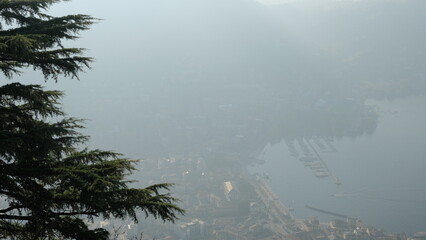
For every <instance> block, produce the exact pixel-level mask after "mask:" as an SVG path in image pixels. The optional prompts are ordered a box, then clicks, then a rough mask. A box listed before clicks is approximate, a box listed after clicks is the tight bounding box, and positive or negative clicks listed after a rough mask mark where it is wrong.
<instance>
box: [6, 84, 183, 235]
mask: <svg viewBox="0 0 426 240" xmlns="http://www.w3.org/2000/svg"><path fill="white" fill-rule="evenodd" d="M61 96H62V93H61V92H58V91H45V90H43V88H42V87H41V86H39V85H22V84H19V83H12V84H8V85H4V86H2V87H0V172H1V174H0V196H1V197H2V200H6V203H7V206H6V207H3V208H0V238H6V237H8V236H19V238H18V239H43V238H44V237H45V236H56V237H60V238H65V239H107V237H108V234H107V232H106V231H105V230H103V229H95V230H89V229H88V227H87V225H86V222H85V221H84V219H89V220H93V218H94V217H102V218H104V219H108V218H110V217H115V218H126V217H130V218H132V219H133V220H134V221H136V222H137V221H138V218H137V210H141V211H143V212H144V213H145V214H146V216H148V215H151V216H154V217H155V218H160V219H162V220H164V221H171V222H174V221H175V220H176V219H177V215H179V214H182V213H183V210H182V209H180V208H179V207H177V206H176V205H175V204H174V203H175V202H177V201H178V199H176V198H174V197H172V196H171V195H170V193H169V191H168V190H169V187H170V186H171V184H156V185H152V186H149V187H147V188H144V189H136V188H129V187H128V183H129V181H128V180H126V177H127V176H128V175H129V174H130V173H131V172H132V171H133V170H135V169H134V163H135V161H132V160H129V159H126V158H123V157H122V156H121V155H120V154H117V153H114V152H111V151H102V150H90V151H89V150H87V149H83V150H79V148H81V146H82V145H83V144H84V143H85V142H86V141H87V137H86V136H83V135H81V134H80V133H79V132H78V129H80V128H82V122H81V120H79V119H74V118H66V117H65V116H64V113H63V112H62V111H61V109H60V108H59V107H58V104H59V103H58V101H59V98H60V97H61ZM164 192H166V193H164Z"/></svg>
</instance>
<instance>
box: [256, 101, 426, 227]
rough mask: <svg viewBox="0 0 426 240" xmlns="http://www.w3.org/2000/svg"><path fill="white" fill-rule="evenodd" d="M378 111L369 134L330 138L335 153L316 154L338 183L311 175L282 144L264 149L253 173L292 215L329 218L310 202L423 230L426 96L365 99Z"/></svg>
mask: <svg viewBox="0 0 426 240" xmlns="http://www.w3.org/2000/svg"><path fill="white" fill-rule="evenodd" d="M368 104H369V105H375V106H377V107H378V108H379V109H380V117H379V123H378V127H377V129H376V131H375V132H374V133H373V134H372V135H365V136H361V137H358V138H356V139H351V138H342V139H335V140H334V142H333V145H334V147H335V148H336V149H337V152H323V151H321V150H320V149H319V148H317V149H318V150H319V151H318V152H319V154H320V155H321V156H322V158H323V159H324V161H325V163H326V164H327V165H328V167H329V169H330V170H331V172H332V173H333V174H334V175H335V176H337V177H338V178H339V179H340V181H341V182H342V184H341V185H340V186H337V185H335V184H334V182H333V179H332V178H321V179H319V178H316V177H315V176H314V174H313V172H312V170H311V169H310V168H309V167H305V166H304V164H303V163H302V162H300V161H298V159H297V158H294V157H292V156H291V155H290V152H289V151H288V148H287V146H286V145H285V143H284V142H281V143H279V144H276V145H273V146H267V147H266V148H265V154H264V156H263V158H264V160H265V161H266V163H265V164H263V165H261V166H258V167H257V168H256V170H255V171H259V172H264V173H266V174H267V175H269V179H270V180H269V183H270V185H271V187H272V189H273V190H274V191H275V192H276V193H277V195H278V196H279V197H280V199H281V200H282V201H283V202H284V204H285V205H287V206H288V207H292V208H294V209H295V212H294V215H295V216H296V218H306V217H308V216H313V215H315V216H319V217H320V219H321V220H323V221H328V220H330V219H331V217H330V216H327V215H324V214H322V213H317V212H314V211H312V210H309V209H307V208H305V205H306V204H308V205H311V206H314V207H317V208H321V209H325V210H329V211H334V212H337V213H341V214H344V215H349V216H352V217H358V218H360V219H361V220H362V221H363V223H364V225H365V226H366V225H367V226H368V225H373V226H376V227H379V228H383V229H384V230H386V231H391V232H406V233H407V234H412V233H414V232H418V231H425V230H426V96H417V97H409V98H405V99H398V100H394V101H369V102H368Z"/></svg>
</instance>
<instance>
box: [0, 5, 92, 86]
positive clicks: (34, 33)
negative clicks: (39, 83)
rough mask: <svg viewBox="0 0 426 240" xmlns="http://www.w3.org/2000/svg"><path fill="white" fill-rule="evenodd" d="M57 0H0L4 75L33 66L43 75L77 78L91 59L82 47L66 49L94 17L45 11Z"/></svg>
mask: <svg viewBox="0 0 426 240" xmlns="http://www.w3.org/2000/svg"><path fill="white" fill-rule="evenodd" d="M56 2H60V1H59V0H0V69H1V71H2V72H3V73H4V74H5V76H7V77H9V78H10V77H12V75H13V73H19V72H20V69H22V68H25V67H29V66H31V67H33V68H34V69H35V70H41V71H42V72H43V74H44V76H45V77H46V78H49V77H52V78H54V79H57V77H58V75H60V74H64V75H65V76H71V77H77V76H78V73H79V72H80V71H82V70H83V69H84V68H85V67H89V63H90V62H91V61H92V59H91V58H90V57H86V56H83V55H82V54H83V52H84V49H82V48H66V47H64V46H63V44H62V43H63V41H64V40H73V39H77V38H78V33H79V32H80V31H82V30H87V29H89V27H90V26H91V25H92V24H93V23H95V22H96V21H97V19H95V18H93V17H91V16H88V15H83V14H78V15H67V16H62V17H53V16H50V15H48V14H46V13H45V10H47V9H48V8H49V7H50V6H51V5H52V4H53V3H56Z"/></svg>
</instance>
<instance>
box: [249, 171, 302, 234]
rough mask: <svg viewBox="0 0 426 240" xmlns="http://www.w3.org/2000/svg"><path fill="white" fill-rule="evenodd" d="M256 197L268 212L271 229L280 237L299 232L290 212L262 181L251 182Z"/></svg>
mask: <svg viewBox="0 0 426 240" xmlns="http://www.w3.org/2000/svg"><path fill="white" fill-rule="evenodd" d="M251 183H252V185H253V187H254V189H255V191H256V193H257V195H258V196H259V197H260V199H261V201H262V202H263V204H264V205H265V207H266V208H267V210H268V214H269V216H270V218H271V219H272V220H273V221H272V222H273V229H274V230H275V231H276V232H277V233H279V234H281V235H282V236H285V235H288V234H291V233H293V232H297V231H300V230H299V229H298V227H297V226H296V220H295V218H294V217H293V215H292V214H291V213H290V210H289V209H288V208H287V207H285V206H284V204H283V203H282V202H281V201H280V200H279V199H278V197H277V196H276V195H275V193H274V192H273V191H272V190H271V188H270V187H269V186H268V185H267V184H266V183H265V181H264V180H263V179H259V180H254V179H253V180H252V181H251Z"/></svg>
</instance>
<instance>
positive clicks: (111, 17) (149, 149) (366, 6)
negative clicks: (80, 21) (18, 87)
mask: <svg viewBox="0 0 426 240" xmlns="http://www.w3.org/2000/svg"><path fill="white" fill-rule="evenodd" d="M262 2H263V3H266V4H262V3H260V2H258V1H252V0H232V1H230V0H179V1H170V0H142V1H130V0H125V1H119V2H118V1H100V0H91V1H83V0H74V1H71V2H64V3H61V4H58V5H57V6H56V7H55V8H53V9H52V10H51V11H52V12H55V13H57V14H58V15H60V14H65V13H66V14H68V13H87V14H91V15H93V16H95V17H98V18H100V19H102V20H101V21H100V22H99V23H98V24H97V25H96V26H94V27H93V30H91V31H89V32H87V33H84V35H83V37H82V38H81V39H80V40H78V41H77V43H78V44H79V45H81V46H84V47H85V48H87V49H88V55H90V56H93V57H94V58H95V59H96V61H95V62H94V64H93V69H92V70H90V71H87V73H85V74H82V75H81V79H80V81H69V80H68V79H60V81H59V82H58V83H53V82H52V81H48V82H47V84H48V86H49V88H52V89H62V90H64V91H65V93H66V97H65V99H64V100H65V101H64V109H65V111H66V112H67V113H68V114H69V115H70V116H75V117H79V118H84V119H88V120H87V124H86V126H87V129H85V130H84V131H85V133H87V134H88V135H90V136H91V142H90V146H91V147H93V148H98V147H99V148H102V149H111V150H115V151H117V152H121V153H123V154H124V155H125V156H126V157H129V158H135V159H145V160H147V161H150V160H152V161H157V160H158V159H172V158H175V157H176V156H181V157H182V156H185V157H187V156H191V157H193V156H197V158H198V157H199V158H202V159H203V160H205V161H206V165H207V167H206V169H209V170H212V169H213V170H214V171H216V172H226V171H228V170H229V171H231V170H232V171H234V170H235V171H236V172H238V173H240V171H243V170H245V169H246V168H247V167H248V166H251V167H249V168H250V171H251V172H257V173H260V174H263V173H266V175H268V176H269V181H267V182H268V184H269V185H270V186H271V187H272V189H273V190H274V191H275V192H276V194H277V195H278V196H279V199H280V200H281V201H283V203H284V204H285V205H286V206H288V207H292V208H294V210H295V211H294V212H293V214H294V216H295V217H296V218H307V217H308V216H311V215H319V216H320V220H324V221H325V220H329V219H330V217H328V216H326V215H323V214H320V213H317V212H313V211H311V210H309V209H306V208H305V205H306V204H307V205H310V206H313V207H317V208H321V209H325V210H329V211H335V212H337V213H341V214H344V215H349V216H351V217H357V218H359V219H361V220H362V221H363V222H364V223H365V224H371V225H374V226H377V227H381V228H384V229H385V230H387V231H390V232H406V233H409V234H412V233H414V232H418V231H424V230H426V225H425V222H426V202H425V201H426V200H425V199H426V187H424V186H423V185H424V183H425V182H426V174H424V171H425V169H426V148H425V146H426V127H425V125H424V122H426V108H425V106H426V97H425V93H426V79H425V78H426V48H425V44H424V43H425V42H426V28H425V27H424V23H425V22H426V1H424V0H376V1H351V0H347V1H333V0H324V1H322V0H321V1H320V0H315V1H313V0H294V1H273V0H270V1H266V0H265V1H262ZM272 3H273V4H272ZM73 44H74V43H73ZM21 79H22V80H23V81H26V82H37V83H39V80H40V79H41V77H40V76H39V75H37V74H35V73H32V72H31V73H26V74H23V75H22V76H21ZM314 139H319V141H320V142H322V143H323V144H325V150H324V149H322V148H321V147H320V146H318V144H317V143H316V142H315V141H314ZM299 140H300V141H302V142H305V144H308V141H309V142H310V144H312V145H313V146H314V147H315V149H316V150H317V151H318V154H319V155H320V156H321V157H322V159H323V161H324V162H325V163H326V165H327V168H328V169H325V168H322V169H320V171H316V172H315V171H314V170H312V168H311V167H309V166H305V164H304V162H301V161H299V158H300V157H303V150H302V148H303V147H301V146H300V145H299ZM286 141H287V142H290V143H293V144H294V145H295V148H296V150H297V151H298V154H299V156H296V157H295V156H292V155H291V154H292V152H291V151H290V150H289V147H288V146H287V144H286ZM327 142H329V143H330V144H331V145H332V146H333V147H334V148H335V150H336V152H333V151H332V148H331V147H330V146H328V145H327ZM302 145H303V144H302ZM308 147H309V146H308ZM310 151H311V152H312V150H310ZM312 154H313V153H312ZM259 156H260V159H261V160H264V161H265V162H264V163H263V164H262V161H258V160H259V159H257V157H259ZM313 156H315V155H314V154H313ZM182 158H184V157H182ZM193 158H194V159H196V157H193ZM254 163H255V167H253V166H252V165H253V164H254ZM157 166H159V165H157ZM314 167H315V166H314ZM242 169H243V170H242ZM324 169H325V170H326V171H323V170H324ZM151 170H152V169H144V171H147V172H150V171H151ZM317 170H318V169H317ZM185 172H186V170H185ZM216 172H215V173H216ZM319 172H322V173H320V174H319V177H316V175H315V174H316V173H319ZM179 174H180V175H179ZM179 174H176V175H177V176H183V175H184V174H182V173H179ZM321 174H323V175H324V176H323V177H321ZM327 174H329V175H330V176H328V175H327ZM235 175H238V174H235ZM325 175H327V176H325ZM203 176H204V175H203ZM317 176H318V175H317ZM160 177H161V176H160ZM335 177H337V178H335ZM137 178H138V180H140V181H141V182H143V183H144V184H145V183H146V182H147V181H148V180H147V179H144V172H143V171H141V172H140V173H137ZM163 179H164V178H161V179H160V180H161V181H162V180H163ZM336 179H337V180H336ZM149 180H151V179H149ZM216 180H217V179H216ZM145 181H146V182H145ZM224 181H226V180H225V179H220V180H218V182H220V183H221V184H222V183H223V182H224ZM336 181H338V182H341V184H340V185H339V184H337V185H339V186H336V184H335V183H336ZM200 189H202V187H200ZM218 189H219V187H218ZM200 202H201V201H200ZM189 205H190V206H191V204H189ZM194 218H195V217H194Z"/></svg>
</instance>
